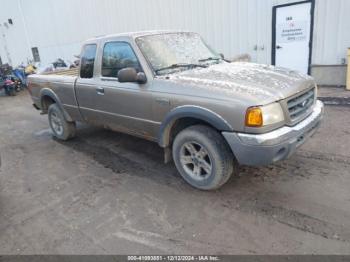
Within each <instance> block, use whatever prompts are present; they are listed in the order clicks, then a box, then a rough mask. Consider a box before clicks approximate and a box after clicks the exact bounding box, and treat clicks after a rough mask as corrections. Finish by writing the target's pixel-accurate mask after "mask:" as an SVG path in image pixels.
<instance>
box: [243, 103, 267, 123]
mask: <svg viewBox="0 0 350 262" xmlns="http://www.w3.org/2000/svg"><path fill="white" fill-rule="evenodd" d="M245 124H246V126H252V127H259V126H262V125H263V115H262V110H261V108H260V107H251V108H248V110H247V113H246V116H245Z"/></svg>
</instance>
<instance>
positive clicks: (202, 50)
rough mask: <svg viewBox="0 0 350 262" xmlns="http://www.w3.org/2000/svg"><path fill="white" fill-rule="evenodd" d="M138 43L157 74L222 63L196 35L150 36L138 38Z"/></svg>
mask: <svg viewBox="0 0 350 262" xmlns="http://www.w3.org/2000/svg"><path fill="white" fill-rule="evenodd" d="M136 43H137V45H138V46H139V48H140V49H141V51H142V53H143V54H144V56H146V58H147V59H148V61H149V62H150V63H151V65H152V67H153V70H154V71H155V72H156V73H157V74H166V73H171V72H174V71H178V70H188V69H192V68H194V67H196V66H203V65H204V64H209V63H213V62H215V63H218V62H220V61H221V58H220V56H219V55H218V54H217V53H215V52H214V51H212V50H211V49H210V48H209V47H208V46H207V45H206V44H205V43H204V42H203V40H202V39H201V37H200V36H199V35H198V34H196V33H167V34H158V35H148V36H142V37H138V38H137V39H136ZM185 65H189V66H185Z"/></svg>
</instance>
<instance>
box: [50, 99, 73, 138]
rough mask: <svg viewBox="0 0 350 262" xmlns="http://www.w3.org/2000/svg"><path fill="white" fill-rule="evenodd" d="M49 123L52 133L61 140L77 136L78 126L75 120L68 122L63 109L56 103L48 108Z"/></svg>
mask: <svg viewBox="0 0 350 262" xmlns="http://www.w3.org/2000/svg"><path fill="white" fill-rule="evenodd" d="M48 118H49V124H50V127H51V130H52V133H53V135H54V136H55V137H57V138H58V139H60V140H68V139H71V138H73V137H75V134H76V127H75V123H74V122H68V121H67V120H66V119H65V118H64V116H63V112H62V111H61V109H60V108H59V107H58V106H57V105H56V104H51V105H50V106H49V110H48Z"/></svg>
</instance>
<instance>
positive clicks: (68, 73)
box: [40, 68, 78, 76]
mask: <svg viewBox="0 0 350 262" xmlns="http://www.w3.org/2000/svg"><path fill="white" fill-rule="evenodd" d="M40 75H66V76H78V68H71V69H63V70H56V71H52V72H44V73H41V74H40Z"/></svg>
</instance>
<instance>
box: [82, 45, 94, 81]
mask: <svg viewBox="0 0 350 262" xmlns="http://www.w3.org/2000/svg"><path fill="white" fill-rule="evenodd" d="M95 56H96V45H95V44H91V45H86V46H84V48H83V52H82V54H81V66H80V77H81V78H92V77H93V75H94V62H95Z"/></svg>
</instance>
